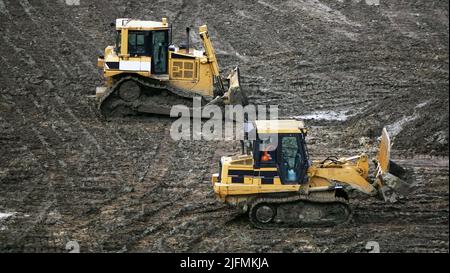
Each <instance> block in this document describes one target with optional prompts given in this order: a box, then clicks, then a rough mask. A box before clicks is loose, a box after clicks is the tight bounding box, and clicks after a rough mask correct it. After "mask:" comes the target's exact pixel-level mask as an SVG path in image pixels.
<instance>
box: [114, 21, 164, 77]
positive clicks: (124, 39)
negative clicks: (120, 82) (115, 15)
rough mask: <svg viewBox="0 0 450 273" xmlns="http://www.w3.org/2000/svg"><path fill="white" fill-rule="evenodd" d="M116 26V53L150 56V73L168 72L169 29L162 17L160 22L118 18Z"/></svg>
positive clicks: (124, 55)
mask: <svg viewBox="0 0 450 273" xmlns="http://www.w3.org/2000/svg"><path fill="white" fill-rule="evenodd" d="M116 27H117V37H116V53H117V54H118V55H119V56H120V57H122V58H128V57H150V58H151V63H149V64H150V67H148V69H149V70H150V72H151V73H152V74H167V73H168V51H169V43H170V41H169V39H170V35H169V34H170V33H169V31H170V29H169V27H168V24H167V23H166V22H165V21H164V19H163V22H162V23H159V22H151V21H135V20H129V19H118V20H117V21H116ZM141 66H142V64H141ZM141 68H142V67H141Z"/></svg>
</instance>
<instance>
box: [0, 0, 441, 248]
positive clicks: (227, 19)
mask: <svg viewBox="0 0 450 273" xmlns="http://www.w3.org/2000/svg"><path fill="white" fill-rule="evenodd" d="M80 2H81V5H80V6H68V5H66V4H65V1H63V0H53V1H39V0H0V32H1V45H2V46H1V47H0V63H1V65H2V69H1V72H0V82H1V85H0V132H1V134H0V192H1V194H0V213H13V214H12V215H11V216H9V217H3V218H0V251H1V252H16V251H32V252H34V251H44V252H52V251H55V252H61V251H66V250H65V245H66V243H67V242H68V241H70V240H76V241H77V242H78V243H79V244H80V247H81V251H82V252H91V251H111V252H116V251H130V252H135V251H145V252H147V251H151V252H182V251H201V252H210V251H212V252H214V251H227V252H228V251H230V252H236V251H249V252H266V251H275V252H281V251H284V252H313V251H314V252H364V251H367V250H366V249H365V248H364V247H365V245H366V243H367V242H368V241H377V242H378V243H379V244H380V250H381V251H382V252H430V251H433V252H448V245H449V244H448V242H449V237H448V230H449V222H448V208H449V201H448V196H449V192H448V182H449V179H448V170H449V167H448V105H449V104H448V68H449V66H448V2H447V1H425V0H415V1H384V0H380V5H379V6H376V5H368V4H367V3H366V1H364V0H361V1H356V0H354V1H350V0H344V1H338V0H320V1H316V0H293V1H284V0H283V1H282V0H273V1H269V0H264V1H263V0H260V1H245V2H244V1H232V2H230V1H228V2H225V1H206V0H199V1H183V0H181V1H148V2H147V1H135V0H130V1H119V0H114V1H107V0H98V1H85V0H81V1H80ZM369 2H371V1H369ZM375 2H376V1H375ZM163 16H166V17H168V18H169V20H170V21H171V22H173V24H174V30H175V33H174V40H175V41H177V43H180V42H182V40H183V39H184V37H183V35H184V30H185V26H187V25H193V26H195V27H198V26H199V25H200V24H202V23H207V24H208V28H209V30H210V33H211V36H212V40H213V43H214V46H215V47H216V49H217V53H218V58H219V61H220V65H221V68H222V69H223V71H228V70H229V69H231V68H232V67H233V66H234V65H239V66H240V67H241V73H242V82H243V83H242V84H243V87H244V89H245V90H246V91H247V92H248V94H249V99H250V100H251V101H252V102H253V103H258V104H278V105H279V106H280V111H281V116H283V117H290V116H297V115H307V114H310V113H313V112H315V111H324V112H331V111H334V112H344V113H346V115H349V116H350V117H349V118H348V119H347V120H346V121H326V120H325V121H317V120H316V121H314V120H310V121H307V124H309V126H310V127H312V128H311V129H312V130H311V134H310V135H309V138H308V141H309V143H310V144H309V146H310V153H311V155H312V157H313V158H318V159H320V158H324V157H326V156H328V155H330V154H331V155H335V154H336V155H344V156H346V155H354V154H357V153H359V152H362V151H365V150H366V149H369V151H370V153H371V155H373V147H372V146H373V145H372V144H373V143H374V140H375V138H376V136H377V135H378V133H379V131H380V130H381V128H382V127H383V126H387V125H391V126H390V127H389V128H391V131H395V132H396V133H397V134H396V136H395V138H394V142H395V144H394V150H393V157H394V159H395V160H397V161H399V163H401V164H403V165H405V166H407V167H409V168H410V169H412V170H413V172H414V174H415V177H416V184H415V192H414V194H412V195H411V196H408V197H406V198H403V199H402V200H401V202H399V203H396V204H385V203H382V202H381V201H377V200H374V199H361V198H359V199H356V200H354V201H353V202H352V203H353V207H354V208H355V217H354V219H353V221H352V222H351V223H349V224H348V225H346V226H345V227H334V228H317V229H311V228H308V229H306V228H298V229H279V230H270V231H260V230H256V229H253V228H251V226H250V225H249V222H248V220H247V219H246V217H245V216H243V215H241V214H239V213H238V212H237V211H235V210H233V209H230V208H228V207H227V206H225V205H222V204H220V203H219V202H217V201H216V200H215V199H214V196H213V192H212V187H211V184H210V182H209V177H210V175H211V173H212V172H215V171H216V168H217V166H216V165H217V164H216V162H217V161H218V160H219V158H220V156H221V155H224V154H232V153H236V152H238V151H239V143H236V142H217V141H216V142H200V141H177V142H175V141H173V140H171V138H170V135H169V129H170V125H171V123H172V121H173V120H171V119H169V118H164V117H157V116H141V117H136V118H122V119H114V120H112V121H109V122H107V121H104V120H103V119H102V118H100V117H99V114H98V111H97V109H96V107H95V103H94V101H93V100H92V99H91V98H89V97H88V96H90V95H93V94H94V90H95V87H96V86H99V85H101V83H102V77H101V73H100V71H99V70H98V69H97V68H96V58H97V56H98V55H101V54H102V49H103V48H104V47H105V46H106V45H108V44H112V43H113V40H114V39H113V35H112V29H111V27H110V26H109V23H110V22H112V21H113V20H114V19H115V18H116V17H135V18H146V19H154V20H158V19H159V18H160V17H163ZM192 40H193V41H194V43H195V44H196V45H198V42H199V40H198V39H196V37H194V36H193V37H192ZM402 120H403V122H399V121H402ZM395 124H397V125H399V124H400V125H401V126H394V125H395ZM399 128H400V130H399ZM391 133H392V132H391ZM362 137H368V138H367V139H365V138H362ZM362 140H364V141H362ZM362 144H365V145H366V146H364V145H362Z"/></svg>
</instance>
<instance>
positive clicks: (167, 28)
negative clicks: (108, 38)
mask: <svg viewBox="0 0 450 273" xmlns="http://www.w3.org/2000/svg"><path fill="white" fill-rule="evenodd" d="M114 26H115V28H116V44H115V45H114V46H108V47H106V49H105V54H104V56H101V57H99V58H98V67H99V68H102V69H103V75H104V77H105V86H102V87H97V89H96V97H97V98H98V107H99V109H100V112H101V113H102V115H103V116H105V117H109V116H123V115H133V114H139V113H153V114H161V115H170V110H171V109H172V107H173V106H175V105H185V106H188V107H190V108H192V107H193V100H192V98H193V97H200V98H201V100H202V105H207V104H217V105H220V106H222V105H226V104H238V105H247V104H248V100H247V96H246V95H245V93H244V92H243V91H242V89H241V87H240V82H239V69H238V68H235V69H234V70H233V71H232V72H231V74H230V75H229V76H228V78H226V79H225V80H224V79H223V78H222V77H221V76H220V74H219V66H218V62H217V59H216V54H215V51H214V48H213V46H212V43H211V40H210V38H209V34H208V29H207V27H206V25H203V26H201V27H200V28H199V34H200V38H201V40H202V42H203V47H204V50H203V51H200V50H196V49H194V48H191V47H190V45H189V35H190V28H187V29H186V38H187V39H186V44H185V45H180V46H175V45H173V44H172V38H171V37H172V35H171V29H172V27H171V25H170V24H169V23H168V22H167V19H166V18H163V19H162V21H161V22H156V21H142V20H134V19H117V20H116V23H115V24H114ZM226 85H228V89H226Z"/></svg>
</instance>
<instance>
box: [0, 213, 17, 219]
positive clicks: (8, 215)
mask: <svg viewBox="0 0 450 273" xmlns="http://www.w3.org/2000/svg"><path fill="white" fill-rule="evenodd" d="M14 214H16V213H15V212H8V213H3V212H0V220H3V219H6V218H9V217H11V216H13V215H14Z"/></svg>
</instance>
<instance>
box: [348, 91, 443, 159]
mask: <svg viewBox="0 0 450 273" xmlns="http://www.w3.org/2000/svg"><path fill="white" fill-rule="evenodd" d="M441 88H442V89H441V90H445V87H441ZM431 93H432V92H431ZM439 97H440V98H439ZM448 110H449V101H448V93H444V92H441V91H438V92H436V93H435V94H434V95H432V94H430V93H429V92H427V93H426V94H420V93H419V92H415V93H410V95H408V96H404V97H400V98H395V99H392V98H390V97H386V98H384V99H382V100H381V101H380V102H378V103H376V104H375V105H373V106H369V107H367V108H366V109H365V110H364V111H362V112H361V113H360V114H358V115H357V116H355V117H352V118H350V119H349V120H348V121H346V122H345V126H347V127H348V128H349V129H348V130H346V132H347V134H346V136H345V137H346V138H347V139H352V138H353V139H354V138H355V137H369V138H372V139H374V138H376V137H378V136H380V135H381V129H382V128H383V127H386V129H387V130H388V132H389V134H390V135H391V139H392V142H393V148H394V149H399V150H406V151H407V152H409V153H423V154H430V155H448V133H449V132H448V128H449V127H448V125H449V124H448V120H449V114H448Z"/></svg>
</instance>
